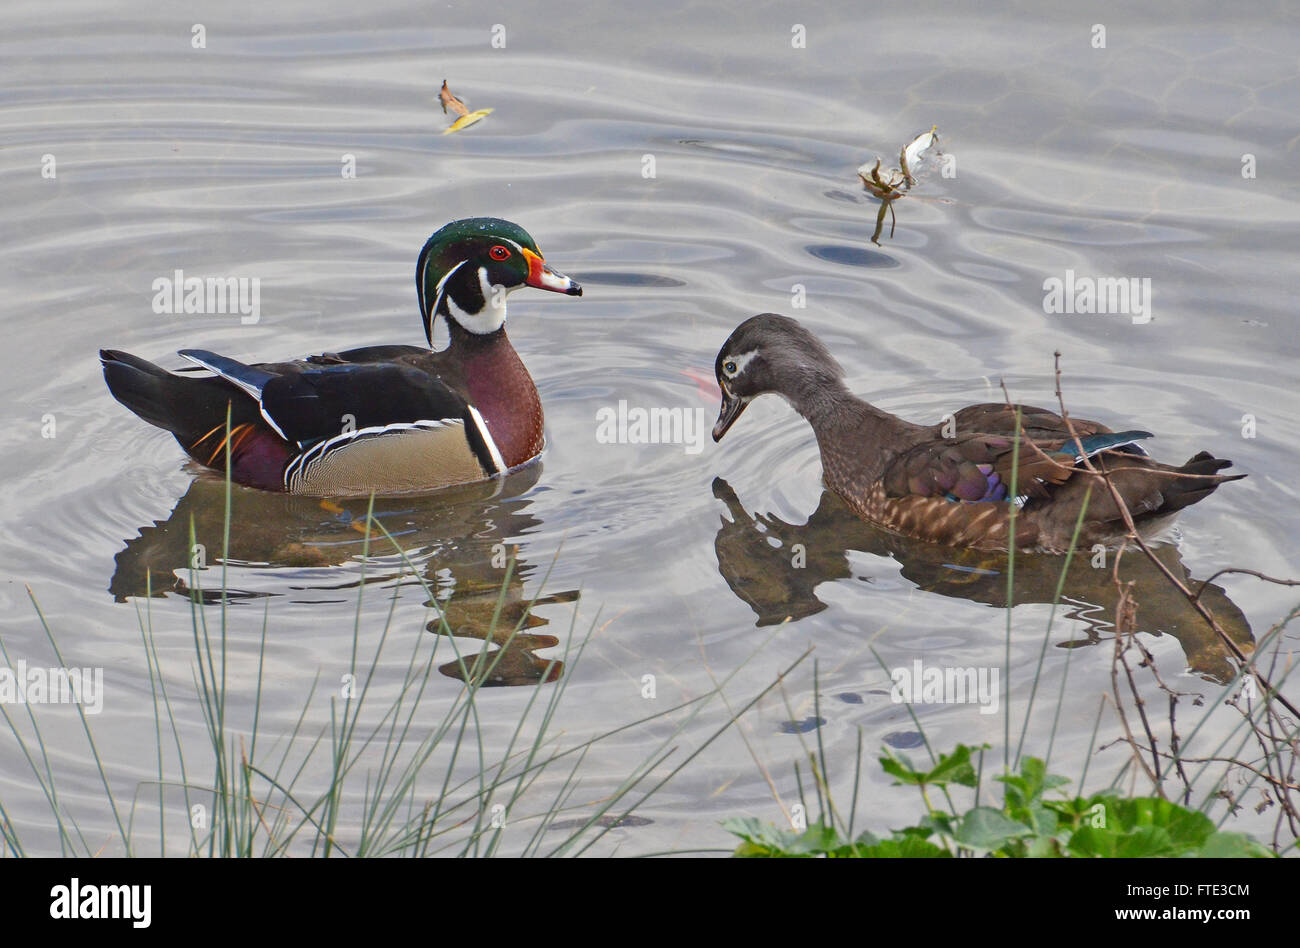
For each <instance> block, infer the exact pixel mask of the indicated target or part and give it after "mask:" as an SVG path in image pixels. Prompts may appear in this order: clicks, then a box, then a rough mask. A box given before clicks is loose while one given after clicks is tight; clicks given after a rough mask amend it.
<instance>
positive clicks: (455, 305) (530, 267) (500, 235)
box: [415, 217, 582, 346]
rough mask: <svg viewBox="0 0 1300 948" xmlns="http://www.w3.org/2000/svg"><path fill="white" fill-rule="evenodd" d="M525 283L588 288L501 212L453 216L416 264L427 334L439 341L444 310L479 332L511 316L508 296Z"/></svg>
mask: <svg viewBox="0 0 1300 948" xmlns="http://www.w3.org/2000/svg"><path fill="white" fill-rule="evenodd" d="M521 286H535V287H537V288H538V289H541V290H551V291H552V292H555V293H567V294H569V295H570V296H581V295H582V287H581V286H579V285H578V284H577V283H575V282H573V281H572V280H571V279H569V278H568V277H567V276H565V275H564V274H563V273H559V272H557V271H555V270H552V269H551V268H550V267H549V266H548V265H547V263H546V261H544V260H543V259H542V252H541V251H540V250H538V249H537V243H536V242H535V241H534V240H533V238H532V237H530V236H529V234H528V231H526V230H524V229H523V228H522V227H520V226H519V225H518V224H512V223H511V222H510V221H503V220H501V219H500V218H496V217H468V218H465V219H464V220H459V221H452V222H451V223H450V224H447V225H446V226H445V227H443V228H441V229H440V230H439V231H438V232H437V233H435V234H434V235H433V236H432V237H430V238H429V239H428V241H426V242H425V245H424V249H423V250H421V251H420V259H419V260H418V261H417V263H416V266H415V287H416V290H417V292H418V293H419V295H420V314H421V315H422V316H423V317H424V333H425V335H426V336H427V337H428V339H429V345H431V346H432V345H433V321H434V319H435V318H436V317H438V316H439V315H441V316H444V317H446V318H447V319H448V320H455V322H456V323H457V324H458V325H460V326H461V327H462V328H464V329H465V330H467V331H469V332H472V333H476V334H478V335H486V334H487V333H493V332H496V331H497V330H498V329H500V328H501V327H502V326H503V325H505V321H506V297H507V296H509V295H510V294H511V293H513V292H514V291H515V290H517V289H519V288H520V287H521Z"/></svg>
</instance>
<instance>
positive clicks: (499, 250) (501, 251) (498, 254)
mask: <svg viewBox="0 0 1300 948" xmlns="http://www.w3.org/2000/svg"><path fill="white" fill-rule="evenodd" d="M488 253H489V254H490V255H491V256H492V259H493V260H505V259H507V258H509V256H510V251H509V250H507V249H506V248H505V247H502V246H501V245H500V244H497V245H496V246H495V247H493V248H492V249H491V250H489V251H488Z"/></svg>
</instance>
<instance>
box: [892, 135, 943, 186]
mask: <svg viewBox="0 0 1300 948" xmlns="http://www.w3.org/2000/svg"><path fill="white" fill-rule="evenodd" d="M938 131H939V126H938V125H931V126H930V130H929V131H928V132H922V133H921V134H920V135H917V136H916V137H915V138H913V139H912V140H911V141H910V142H908V143H907V144H906V145H904V146H903V147H902V149H901V150H900V151H899V153H898V164H899V166H900V167H901V168H902V170H903V177H904V178H906V179H907V183H908V186H911V185H914V184H916V178H914V177H912V166H913V165H915V164H916V163H917V162H918V161H920V160H921V155H923V154H924V153H925V152H926V151H928V150H929V149H930V148H931V147H933V146H934V145H937V144H938V143H939V136H938V134H936V133H937V132H938Z"/></svg>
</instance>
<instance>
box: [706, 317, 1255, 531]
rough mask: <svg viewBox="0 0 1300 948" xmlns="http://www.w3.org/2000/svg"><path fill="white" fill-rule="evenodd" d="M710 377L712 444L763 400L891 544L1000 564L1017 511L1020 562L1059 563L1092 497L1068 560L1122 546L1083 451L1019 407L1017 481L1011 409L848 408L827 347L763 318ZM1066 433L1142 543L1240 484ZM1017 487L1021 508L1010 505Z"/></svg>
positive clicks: (1129, 434) (1078, 422) (1119, 443)
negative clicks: (1048, 556)
mask: <svg viewBox="0 0 1300 948" xmlns="http://www.w3.org/2000/svg"><path fill="white" fill-rule="evenodd" d="M714 371H715V373H716V374H717V377H718V385H719V386H720V387H721V389H722V411H721V413H720V414H719V416H718V423H717V425H715V426H714V428H713V440H714V441H720V440H721V439H722V436H723V435H724V434H726V433H727V430H728V429H729V428H730V427H731V426H732V425H733V424H734V423H735V421H736V419H737V418H739V417H740V414H741V412H743V411H744V410H745V406H746V405H748V404H749V403H750V402H751V401H752V400H753V399H755V398H757V397H758V396H759V395H762V394H764V393H766V392H774V393H776V394H778V395H781V396H783V397H784V398H785V399H786V401H788V402H789V403H790V404H791V405H792V406H793V407H794V409H795V410H796V411H797V412H799V414H801V415H803V417H804V418H806V419H808V422H809V423H810V424H811V425H812V428H813V432H814V433H815V434H816V436H817V444H818V446H819V447H820V449H821V460H822V469H823V472H824V474H825V478H826V485H827V486H828V487H829V488H830V489H831V490H833V491H835V492H836V493H837V494H839V495H840V496H841V497H843V498H844V500H845V501H847V502H848V504H849V506H850V507H852V508H853V510H854V511H855V512H856V513H857V515H858V516H859V517H861V518H863V519H864V520H867V521H869V522H871V523H874V524H877V525H878V526H881V527H884V528H885V529H887V530H892V531H893V532H895V533H899V534H902V535H904V536H910V537H916V538H918V539H922V540H932V541H935V542H939V543H945V544H949V545H953V546H965V547H973V548H976V549H986V550H1006V549H1007V548H1008V546H1009V545H1010V543H1009V536H1010V533H1009V529H1010V511H1011V506H1012V504H1013V503H1014V504H1015V505H1016V507H1017V508H1018V509H1019V512H1018V515H1017V516H1016V522H1015V544H1016V547H1017V548H1018V549H1021V550H1035V551H1042V552H1064V551H1065V550H1067V549H1068V548H1069V545H1070V541H1071V537H1072V536H1073V534H1074V530H1075V523H1076V522H1077V520H1078V517H1079V511H1080V509H1081V506H1082V504H1083V503H1084V495H1085V493H1087V491H1088V487H1089V485H1090V484H1092V485H1093V487H1092V491H1091V495H1090V497H1089V500H1088V506H1087V510H1086V512H1085V514H1084V519H1083V523H1082V525H1081V527H1080V529H1079V537H1078V540H1077V541H1076V546H1077V547H1080V548H1083V549H1087V548H1089V547H1091V546H1092V545H1093V544H1096V543H1101V544H1104V545H1106V546H1114V545H1117V544H1118V543H1119V542H1120V541H1121V540H1122V539H1123V537H1124V535H1125V534H1126V532H1127V531H1126V528H1125V526H1124V522H1123V520H1122V518H1121V515H1120V512H1119V510H1118V508H1117V507H1116V505H1115V502H1114V500H1113V498H1112V497H1111V495H1110V493H1109V491H1108V490H1106V488H1105V485H1104V484H1103V483H1101V482H1100V480H1099V479H1097V478H1094V477H1088V476H1086V475H1085V476H1075V475H1076V474H1080V472H1082V471H1083V470H1084V468H1083V467H1082V465H1081V463H1080V458H1081V455H1080V453H1079V450H1078V446H1077V445H1076V443H1075V441H1074V439H1073V438H1071V437H1070V435H1069V432H1068V430H1067V428H1066V425H1065V422H1064V421H1063V420H1062V419H1061V417H1060V416H1059V415H1056V414H1054V413H1052V412H1050V411H1046V410H1044V409H1042V408H1031V407H1029V406H1017V407H1019V408H1020V411H1021V413H1022V414H1021V428H1022V434H1021V436H1020V445H1019V464H1018V466H1017V470H1016V472H1015V474H1014V476H1013V472H1012V464H1013V455H1014V454H1015V450H1016V449H1015V440H1016V437H1015V435H1016V409H1015V408H1014V407H1008V406H1007V405H1005V404H996V403H994V404H985V405H971V406H970V407H968V408H963V409H961V410H960V411H958V412H957V413H956V414H955V415H953V416H952V418H951V420H950V422H949V424H948V425H943V424H938V425H917V424H913V423H912V422H910V421H904V420H903V419H902V418H898V417H896V416H895V415H891V414H889V413H888V412H885V411H881V410H880V409H878V408H875V407H873V406H872V405H868V404H867V403H866V402H864V401H862V400H861V399H859V398H856V397H855V396H853V395H852V394H851V393H850V392H849V390H848V389H847V388H846V387H845V386H844V382H843V376H844V371H843V370H842V369H841V368H840V366H839V363H837V362H836V361H835V359H834V358H833V357H832V356H831V354H830V353H829V352H828V351H827V350H826V347H825V346H823V345H822V344H821V342H820V341H818V339H817V338H816V337H815V336H813V335H812V333H810V332H808V330H806V329H804V328H803V327H802V326H801V325H799V323H797V322H796V321H795V320H793V319H790V318H788V317H786V316H778V315H776V314H775V313H763V314H761V315H758V316H754V317H751V318H750V319H747V320H745V322H743V323H741V324H740V326H738V327H737V328H736V331H735V332H733V333H732V334H731V336H730V338H728V339H727V341H726V343H725V344H724V345H723V347H722V350H721V351H720V352H719V353H718V358H717V362H716V363H715V365H714ZM1071 421H1072V423H1073V425H1074V430H1075V431H1076V432H1077V433H1078V435H1079V443H1080V445H1081V446H1082V449H1083V454H1085V455H1087V456H1088V457H1089V458H1091V459H1092V463H1093V464H1094V465H1096V466H1097V467H1098V468H1099V469H1100V468H1105V469H1106V470H1108V471H1109V472H1110V475H1111V478H1112V481H1113V483H1114V485H1115V487H1116V488H1117V489H1118V491H1119V494H1120V496H1121V497H1122V498H1123V499H1124V502H1125V504H1126V505H1127V506H1128V509H1129V511H1130V513H1131V514H1132V517H1133V520H1134V523H1135V525H1136V526H1137V527H1138V530H1139V531H1140V532H1141V534H1142V536H1143V538H1144V539H1145V538H1148V537H1150V538H1155V537H1157V536H1158V535H1159V534H1160V533H1161V532H1162V531H1163V530H1164V529H1165V528H1167V527H1168V526H1169V525H1170V522H1171V520H1172V518H1173V517H1174V516H1175V515H1176V514H1177V513H1178V511H1180V510H1181V509H1182V508H1184V507H1186V506H1188V505H1190V504H1194V503H1196V502H1197V501H1198V500H1201V499H1202V498H1203V497H1206V496H1207V495H1209V494H1211V493H1213V491H1214V489H1215V488H1216V487H1218V486H1219V484H1221V483H1223V482H1224V481H1230V480H1237V479H1238V478H1240V477H1245V475H1244V474H1237V475H1227V474H1218V473H1216V472H1217V471H1219V470H1220V469H1221V468H1225V467H1229V466H1231V464H1232V462H1231V461H1225V460H1223V459H1221V458H1215V457H1213V456H1211V455H1210V454H1208V453H1206V452H1204V451H1202V452H1200V453H1199V454H1197V455H1196V456H1194V457H1193V458H1191V459H1190V460H1188V461H1187V463H1186V464H1183V465H1182V466H1181V467H1171V466H1169V465H1166V464H1160V463H1158V462H1156V461H1153V460H1152V459H1151V458H1149V457H1148V456H1147V454H1146V452H1145V451H1143V450H1142V449H1141V448H1140V447H1138V445H1137V442H1138V441H1141V440H1143V439H1145V438H1150V437H1152V435H1151V434H1150V432H1147V431H1120V432H1113V431H1111V430H1110V429H1109V428H1106V427H1104V426H1103V425H1099V424H1098V423H1097V422H1095V421H1084V420H1082V419H1077V418H1072V419H1071ZM1013 484H1014V485H1015V490H1016V492H1017V495H1018V496H1016V497H1014V498H1008V494H1009V491H1010V489H1011V486H1012V485H1013Z"/></svg>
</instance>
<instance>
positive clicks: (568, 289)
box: [524, 250, 582, 296]
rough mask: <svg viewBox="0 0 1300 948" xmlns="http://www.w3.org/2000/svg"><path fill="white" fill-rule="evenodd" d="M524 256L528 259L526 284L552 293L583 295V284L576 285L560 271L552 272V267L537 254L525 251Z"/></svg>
mask: <svg viewBox="0 0 1300 948" xmlns="http://www.w3.org/2000/svg"><path fill="white" fill-rule="evenodd" d="M524 256H525V257H526V258H527V259H528V279H526V280H524V282H525V283H527V284H528V285H529V286H535V287H537V288H538V289H539V290H550V291H551V292H552V293H567V294H569V295H570V296H581V295H582V286H581V284H578V283H575V282H574V281H573V280H571V279H570V278H569V277H566V276H565V275H564V274H563V273H561V272H560V271H558V270H552V269H551V267H550V265H549V264H547V262H546V261H545V260H543V259H542V258H541V257H539V256H537V254H535V253H533V252H532V251H531V250H525V251H524Z"/></svg>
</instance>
